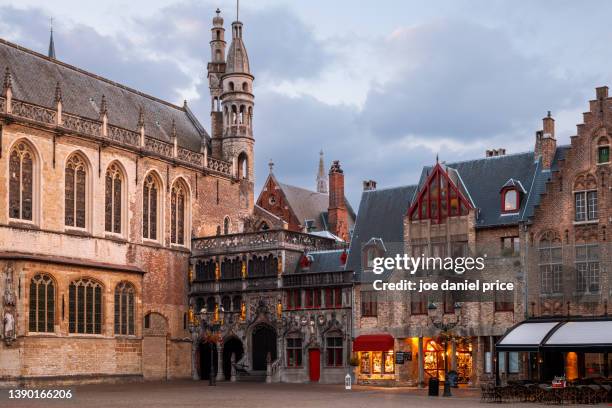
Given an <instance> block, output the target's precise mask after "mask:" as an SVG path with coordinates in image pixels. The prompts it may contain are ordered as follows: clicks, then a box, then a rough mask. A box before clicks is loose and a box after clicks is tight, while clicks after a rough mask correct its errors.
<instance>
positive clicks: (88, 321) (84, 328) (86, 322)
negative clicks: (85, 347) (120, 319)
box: [68, 278, 102, 334]
mask: <svg viewBox="0 0 612 408" xmlns="http://www.w3.org/2000/svg"><path fill="white" fill-rule="evenodd" d="M68 297H69V299H68V328H69V331H70V333H87V334H101V333H102V286H101V285H100V284H99V283H98V282H96V281H93V280H91V279H86V278H84V279H80V280H78V281H74V282H71V283H70V286H69V287H68Z"/></svg>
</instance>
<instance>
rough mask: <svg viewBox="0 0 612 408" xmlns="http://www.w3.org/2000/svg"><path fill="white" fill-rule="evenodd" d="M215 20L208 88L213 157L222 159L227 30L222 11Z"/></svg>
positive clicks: (219, 11) (218, 12)
mask: <svg viewBox="0 0 612 408" xmlns="http://www.w3.org/2000/svg"><path fill="white" fill-rule="evenodd" d="M216 13H217V15H216V16H215V17H214V18H213V27H212V29H211V33H212V37H211V40H210V62H209V63H208V87H209V88H210V125H211V134H212V156H213V157H217V158H221V157H222V152H221V149H222V140H221V138H222V136H223V113H222V111H221V94H222V93H223V86H222V82H221V78H222V76H223V74H225V45H226V42H225V28H223V17H221V10H219V9H217V12H216Z"/></svg>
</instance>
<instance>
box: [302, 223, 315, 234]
mask: <svg viewBox="0 0 612 408" xmlns="http://www.w3.org/2000/svg"><path fill="white" fill-rule="evenodd" d="M304 223H305V225H306V232H312V231H314V230H316V227H315V221H314V220H304Z"/></svg>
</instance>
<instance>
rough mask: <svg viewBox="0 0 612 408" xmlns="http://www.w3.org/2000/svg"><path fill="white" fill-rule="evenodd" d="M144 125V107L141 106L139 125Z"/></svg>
mask: <svg viewBox="0 0 612 408" xmlns="http://www.w3.org/2000/svg"><path fill="white" fill-rule="evenodd" d="M143 126H144V109H142V106H141V107H140V108H139V110H138V127H139V128H140V127H143Z"/></svg>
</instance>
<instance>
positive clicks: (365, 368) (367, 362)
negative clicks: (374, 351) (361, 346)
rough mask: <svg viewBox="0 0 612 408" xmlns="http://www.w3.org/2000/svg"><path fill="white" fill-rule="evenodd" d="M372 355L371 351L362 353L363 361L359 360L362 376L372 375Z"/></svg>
mask: <svg viewBox="0 0 612 408" xmlns="http://www.w3.org/2000/svg"><path fill="white" fill-rule="evenodd" d="M371 357H372V356H371V353H370V352H369V351H364V352H363V353H361V359H360V360H359V371H360V372H361V374H371V373H372V367H371Z"/></svg>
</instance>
